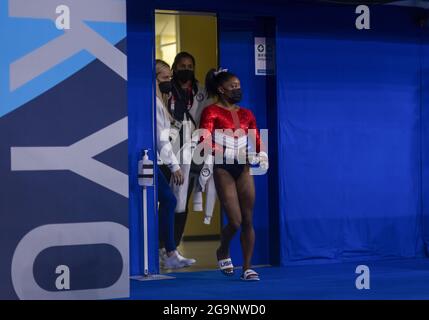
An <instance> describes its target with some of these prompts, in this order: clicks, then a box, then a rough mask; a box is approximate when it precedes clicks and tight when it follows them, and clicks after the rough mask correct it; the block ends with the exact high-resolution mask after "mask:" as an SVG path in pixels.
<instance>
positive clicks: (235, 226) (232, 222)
mask: <svg viewBox="0 0 429 320" xmlns="http://www.w3.org/2000/svg"><path fill="white" fill-rule="evenodd" d="M228 225H229V226H230V228H231V229H232V230H234V232H236V231H238V230H239V229H240V227H241V220H240V219H233V220H230V221H229V222H228Z"/></svg>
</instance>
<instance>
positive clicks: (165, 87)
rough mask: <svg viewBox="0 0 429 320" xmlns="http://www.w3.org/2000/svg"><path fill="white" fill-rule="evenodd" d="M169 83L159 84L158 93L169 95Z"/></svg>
mask: <svg viewBox="0 0 429 320" xmlns="http://www.w3.org/2000/svg"><path fill="white" fill-rule="evenodd" d="M171 88H172V86H171V81H163V82H160V83H159V91H161V93H165V94H169V93H170V92H171Z"/></svg>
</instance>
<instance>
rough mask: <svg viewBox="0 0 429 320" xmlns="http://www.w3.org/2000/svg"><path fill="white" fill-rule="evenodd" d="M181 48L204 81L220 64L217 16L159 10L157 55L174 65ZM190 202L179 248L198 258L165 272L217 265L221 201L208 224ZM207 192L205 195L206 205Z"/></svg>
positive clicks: (203, 268)
mask: <svg viewBox="0 0 429 320" xmlns="http://www.w3.org/2000/svg"><path fill="white" fill-rule="evenodd" d="M179 52H189V53H190V54H192V55H193V56H194V58H195V61H196V64H195V75H196V79H197V80H198V81H199V82H200V83H201V84H202V85H204V80H205V77H206V74H207V72H208V71H209V70H210V69H211V68H216V67H217V65H218V37H217V17H216V15H215V14H210V13H194V12H179V11H163V10H157V11H156V12H155V56H156V59H161V60H164V61H165V62H167V63H168V64H169V65H170V66H172V65H173V62H174V58H175V56H176V55H177V54H178V53H179ZM192 198H193V194H191V196H190V201H189V204H188V215H187V219H186V225H185V231H184V234H183V238H182V241H181V244H180V246H179V248H178V250H179V251H180V252H181V253H182V255H184V256H185V257H188V258H193V259H196V260H197V263H196V264H195V265H193V266H191V267H188V268H183V269H179V270H162V269H161V272H166V273H169V272H171V271H174V272H177V271H179V272H182V271H183V272H189V271H199V270H211V269H215V268H216V266H217V264H216V259H215V258H214V254H213V253H214V252H215V250H216V248H217V247H218V246H219V239H220V230H221V214H220V205H219V201H218V200H217V201H216V204H215V207H214V211H213V218H212V220H211V223H210V224H209V225H206V224H204V213H203V212H201V211H195V210H194V207H193V203H192ZM204 203H205V195H204V196H203V207H204Z"/></svg>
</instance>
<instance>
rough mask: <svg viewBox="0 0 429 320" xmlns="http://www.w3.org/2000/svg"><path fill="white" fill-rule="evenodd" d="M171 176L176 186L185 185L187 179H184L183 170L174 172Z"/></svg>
mask: <svg viewBox="0 0 429 320" xmlns="http://www.w3.org/2000/svg"><path fill="white" fill-rule="evenodd" d="M171 175H172V177H173V183H174V184H175V185H178V186H180V185H182V184H183V182H184V180H185V178H184V177H183V173H182V170H181V169H179V170H177V171H174V172H173V173H172V174H171Z"/></svg>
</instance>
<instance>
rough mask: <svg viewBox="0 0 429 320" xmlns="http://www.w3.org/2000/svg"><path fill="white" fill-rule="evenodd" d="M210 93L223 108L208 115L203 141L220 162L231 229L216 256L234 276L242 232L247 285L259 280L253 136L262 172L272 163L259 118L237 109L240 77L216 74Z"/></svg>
mask: <svg viewBox="0 0 429 320" xmlns="http://www.w3.org/2000/svg"><path fill="white" fill-rule="evenodd" d="M206 89H207V92H208V94H209V96H210V97H213V98H216V100H217V102H216V103H215V104H212V105H210V106H207V107H206V108H205V109H204V111H203V113H202V115H201V120H200V129H205V130H204V131H205V134H204V133H203V138H202V140H203V141H204V143H206V144H207V145H210V148H211V151H212V153H213V154H214V155H215V158H216V159H215V163H214V166H213V177H214V182H215V185H216V191H217V194H218V197H219V199H220V202H221V205H222V207H223V208H224V210H225V212H226V215H227V218H228V224H227V225H226V226H225V227H224V228H223V229H222V233H221V244H220V247H219V248H218V249H217V251H216V256H217V260H218V263H219V268H220V270H221V271H222V272H223V273H224V274H225V275H233V274H234V267H233V264H232V261H231V257H230V254H229V247H230V242H231V240H232V238H233V237H234V235H235V233H236V232H237V231H238V230H239V229H240V227H241V235H240V239H241V247H242V251H243V258H244V262H243V273H242V275H241V279H242V280H248V281H249V280H250V281H252V280H253V281H254V280H259V275H258V273H256V272H255V271H254V270H252V269H251V258H252V255H253V248H254V244H255V231H254V228H253V221H252V218H253V206H254V202H255V185H254V181H253V176H252V175H251V173H250V166H249V157H248V142H249V141H250V140H252V139H251V138H250V136H251V133H254V138H253V140H254V141H255V142H256V146H255V148H254V149H255V150H254V151H256V153H257V155H258V159H259V160H260V164H261V166H262V165H264V166H267V165H268V157H267V154H266V153H265V152H260V151H261V150H260V148H261V142H260V136H259V132H258V130H257V126H256V119H255V116H254V115H253V113H252V112H251V111H250V110H248V109H245V108H243V107H240V106H238V105H237V103H239V102H240V101H241V97H242V92H241V85H240V80H239V79H238V77H237V76H235V75H234V74H232V73H230V72H227V71H226V70H222V71H215V70H211V71H209V73H208V74H207V77H206ZM251 129H252V130H251ZM219 155H220V158H221V160H223V161H221V162H220V161H219Z"/></svg>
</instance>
